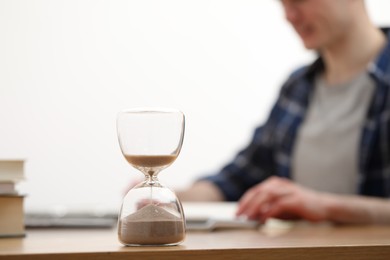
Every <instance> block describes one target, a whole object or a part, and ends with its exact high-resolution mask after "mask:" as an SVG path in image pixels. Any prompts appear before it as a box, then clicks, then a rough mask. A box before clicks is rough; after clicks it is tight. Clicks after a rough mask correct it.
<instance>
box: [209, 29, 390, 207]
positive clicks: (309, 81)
mask: <svg viewBox="0 0 390 260" xmlns="http://www.w3.org/2000/svg"><path fill="white" fill-rule="evenodd" d="M383 31H384V32H385V33H386V34H387V35H388V43H387V45H386V46H385V48H384V49H383V50H382V52H381V54H380V55H379V56H378V57H377V59H376V60H375V62H373V63H372V64H371V65H370V66H369V67H368V73H369V75H370V76H371V77H372V79H373V80H374V83H375V86H376V88H375V91H374V94H373V97H372V100H371V103H370V105H369V108H368V112H367V116H366V119H365V123H364V125H363V127H362V135H361V139H360V147H359V160H358V161H359V166H358V169H359V194H361V195H367V196H378V197H390V94H389V88H390V30H387V29H384V30H383ZM323 69H324V64H323V61H322V60H321V58H319V59H318V60H316V61H315V62H314V63H313V64H311V65H310V66H307V67H304V68H301V69H299V70H297V71H296V72H294V73H293V74H292V75H291V76H290V77H289V79H288V80H287V81H286V82H285V84H284V85H283V86H282V88H281V91H280V93H279V97H278V99H277V101H276V103H275V105H274V107H273V108H272V110H271V113H270V115H269V117H268V119H267V120H266V122H265V123H264V125H262V126H261V127H258V128H257V129H256V130H255V132H254V135H253V138H252V140H251V142H250V143H249V145H248V146H247V147H246V148H245V149H244V150H242V151H240V152H239V153H238V154H237V156H236V157H235V158H234V160H233V161H232V162H231V163H229V164H228V165H226V166H225V167H223V168H222V169H221V171H220V172H219V173H218V174H216V175H213V176H208V177H205V178H203V179H206V180H209V181H212V182H213V183H214V184H215V185H217V186H218V187H219V188H220V190H221V191H222V193H223V194H224V196H225V199H226V200H228V201H236V200H238V199H239V198H240V197H241V196H242V195H243V194H244V192H245V191H246V190H248V189H249V188H250V187H252V186H254V185H256V184H258V183H259V182H261V181H263V180H265V179H266V178H268V177H269V176H272V175H276V176H280V177H286V178H290V176H291V158H292V151H293V146H294V142H295V140H296V136H297V132H298V129H299V127H300V125H301V123H302V122H303V119H304V117H305V114H306V111H307V109H308V105H309V102H310V97H311V94H312V92H313V89H314V77H315V75H316V74H317V73H319V72H320V71H322V70H323Z"/></svg>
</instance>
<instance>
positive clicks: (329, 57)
mask: <svg viewBox="0 0 390 260" xmlns="http://www.w3.org/2000/svg"><path fill="white" fill-rule="evenodd" d="M281 4H282V6H283V8H284V12H285V16H286V19H287V20H288V21H289V23H290V24H291V25H292V26H293V28H294V29H295V31H296V32H297V34H298V35H299V37H300V38H301V40H302V42H303V44H304V45H305V47H306V48H308V49H312V50H315V51H317V52H318V53H319V56H320V57H319V59H318V60H316V61H315V62H314V63H313V64H311V65H309V66H307V67H305V68H301V69H299V70H297V71H296V72H294V73H293V74H292V75H291V77H290V78H289V79H288V80H287V82H286V83H285V84H284V85H283V87H282V89H281V92H280V95H279V97H278V99H277V101H276V104H275V105H274V107H273V109H272V111H271V114H270V116H269V118H268V120H267V121H266V122H265V124H264V125H263V126H261V127H259V128H257V129H256V131H255V134H254V137H253V139H252V141H251V143H250V144H249V145H248V146H247V147H246V148H245V149H244V150H242V151H241V152H240V153H239V154H238V155H237V156H236V158H235V159H234V161H233V162H231V163H230V164H228V165H227V166H225V167H224V168H223V169H222V170H221V171H220V172H219V173H218V174H216V175H214V176H209V177H206V178H203V179H201V180H199V181H198V182H196V183H194V184H193V186H192V187H190V188H189V189H188V190H187V191H183V192H178V196H179V197H180V198H181V199H182V200H184V201H185V200H208V201H222V200H229V201H235V200H239V206H238V211H237V215H243V216H246V217H248V218H250V219H258V220H260V221H265V220H266V219H268V218H270V217H275V218H282V219H295V218H303V219H307V220H310V221H333V222H338V223H365V224H367V223H370V224H371V223H386V224H390V200H389V199H388V198H389V197H390V116H389V115H390V100H389V99H390V94H389V88H390V44H389V42H388V38H389V36H387V35H386V34H387V33H388V32H387V31H386V30H384V31H382V30H380V29H378V28H376V27H375V26H374V25H373V24H372V23H371V21H370V19H369V17H368V15H367V10H366V7H365V3H364V0H282V1H281ZM389 35H390V33H389ZM290 179H291V180H290Z"/></svg>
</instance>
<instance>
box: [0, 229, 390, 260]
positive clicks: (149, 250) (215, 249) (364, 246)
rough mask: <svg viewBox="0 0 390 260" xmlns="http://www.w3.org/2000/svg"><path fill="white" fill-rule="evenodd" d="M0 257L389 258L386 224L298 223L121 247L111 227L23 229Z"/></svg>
mask: <svg viewBox="0 0 390 260" xmlns="http://www.w3.org/2000/svg"><path fill="white" fill-rule="evenodd" d="M2 259H11V260H12V259H59V260H61V259H82V260H89V259H94V260H100V259H159V260H160V259H196V260H199V259H224V260H228V259H262V260H263V259H277V260H280V259H300V260H304V259H390V226H338V227H335V226H331V225H307V224H298V225H294V226H290V227H283V228H280V227H276V228H275V227H267V228H261V229H259V230H219V231H214V232H188V233H187V236H186V239H185V241H184V242H183V243H182V244H181V245H179V246H172V247H123V246H122V245H121V244H120V243H119V242H118V240H117V237H116V229H113V230H65V229H64V230H28V232H27V237H25V238H13V239H11V238H7V239H0V260H2Z"/></svg>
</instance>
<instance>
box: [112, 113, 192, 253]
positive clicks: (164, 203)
mask: <svg viewBox="0 0 390 260" xmlns="http://www.w3.org/2000/svg"><path fill="white" fill-rule="evenodd" d="M184 121H185V120H184V114H183V113H182V112H180V111H178V110H172V109H163V108H134V109H130V110H126V111H123V112H120V113H119V114H118V117H117V132H118V139H119V144H120V147H121V150H122V153H123V155H124V157H125V158H126V160H127V161H128V162H129V164H130V165H132V166H133V167H134V168H136V169H137V170H139V171H141V172H142V173H143V174H144V175H145V179H144V181H143V182H141V183H140V184H138V185H137V186H135V187H134V188H132V189H131V190H130V191H129V192H128V193H127V194H126V196H125V197H124V199H123V202H122V207H121V210H120V213H119V219H118V238H119V241H120V242H121V243H122V244H124V245H127V246H130V245H177V244H179V243H181V242H182V241H183V240H184V237H185V218H184V213H183V208H182V205H181V203H180V201H179V199H178V198H177V197H176V195H175V194H174V193H173V192H172V191H171V190H170V189H169V188H167V187H165V186H163V185H162V184H161V183H160V182H159V180H158V178H157V175H158V174H159V172H160V171H161V170H163V169H165V168H166V167H168V166H169V165H171V164H172V163H173V162H174V161H175V159H176V158H177V156H178V155H179V153H180V149H181V146H182V143H183V138H184V123H185V122H184Z"/></svg>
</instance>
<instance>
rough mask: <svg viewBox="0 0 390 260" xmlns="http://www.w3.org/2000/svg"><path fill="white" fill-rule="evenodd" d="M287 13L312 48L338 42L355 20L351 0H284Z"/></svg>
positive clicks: (305, 41) (304, 42)
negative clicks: (352, 18)
mask: <svg viewBox="0 0 390 260" xmlns="http://www.w3.org/2000/svg"><path fill="white" fill-rule="evenodd" d="M281 3H282V5H283V8H284V12H285V17H286V19H287V20H288V21H289V22H290V24H291V25H292V26H293V27H294V29H295V31H296V32H297V33H298V35H299V36H300V38H301V39H302V41H303V44H304V45H305V47H306V48H308V49H315V50H319V51H321V50H322V49H324V48H327V47H329V46H331V45H332V44H337V41H340V39H342V38H343V36H344V35H345V32H347V31H348V28H349V26H350V24H351V11H350V3H351V0H281Z"/></svg>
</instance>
